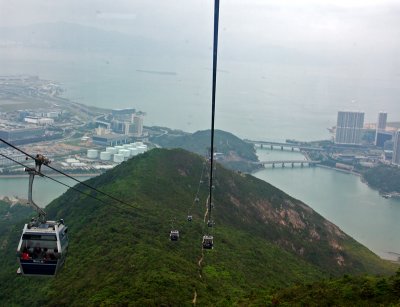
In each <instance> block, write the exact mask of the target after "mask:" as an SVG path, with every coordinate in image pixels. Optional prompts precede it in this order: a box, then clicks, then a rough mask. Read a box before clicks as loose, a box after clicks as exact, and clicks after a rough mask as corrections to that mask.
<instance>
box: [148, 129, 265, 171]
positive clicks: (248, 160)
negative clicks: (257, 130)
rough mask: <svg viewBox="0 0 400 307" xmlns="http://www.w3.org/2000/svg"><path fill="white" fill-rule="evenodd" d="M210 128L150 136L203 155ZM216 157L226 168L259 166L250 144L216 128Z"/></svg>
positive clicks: (242, 168)
mask: <svg viewBox="0 0 400 307" xmlns="http://www.w3.org/2000/svg"><path fill="white" fill-rule="evenodd" d="M210 135H211V131H210V130H204V131H197V132H195V133H182V132H181V131H178V132H177V133H174V131H173V130H170V131H169V133H167V134H164V135H162V136H161V137H155V138H152V139H151V141H152V142H154V143H156V144H158V145H160V146H162V147H165V148H183V149H185V150H188V151H191V152H194V153H197V154H199V155H201V156H205V155H206V154H207V153H206V152H205V150H206V149H207V148H210ZM214 142H215V144H214V146H215V148H216V152H217V153H220V154H222V155H218V156H217V159H218V161H219V162H220V163H222V164H223V165H224V166H226V167H227V168H230V169H233V170H239V171H242V172H248V173H250V172H252V171H254V170H256V169H259V168H260V167H261V166H260V165H257V164H254V162H258V157H257V155H256V151H255V149H254V146H253V145H252V144H249V143H246V142H244V141H243V140H241V139H240V138H238V137H237V136H235V135H233V134H232V133H229V132H226V131H222V130H216V131H215V140H214Z"/></svg>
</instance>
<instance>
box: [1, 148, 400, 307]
mask: <svg viewBox="0 0 400 307" xmlns="http://www.w3.org/2000/svg"><path fill="white" fill-rule="evenodd" d="M203 164H204V159H203V158H201V157H199V156H198V155H196V154H194V153H189V152H187V151H185V150H182V149H173V150H167V149H153V150H151V151H149V152H147V153H145V154H141V155H139V156H136V157H134V158H132V159H130V160H128V161H127V162H124V163H122V164H120V165H119V166H117V167H115V168H114V169H112V170H110V171H108V172H107V173H105V174H103V175H101V176H98V177H95V178H92V179H90V180H89V181H87V183H88V184H90V185H92V186H95V187H97V188H98V189H101V190H102V191H105V192H107V193H112V194H113V195H116V196H117V197H119V198H121V199H123V200H124V201H126V202H128V203H130V204H131V206H127V205H121V204H118V203H115V202H113V201H110V203H109V205H104V204H102V203H100V202H98V201H96V200H93V199H92V198H88V197H87V196H85V195H80V194H77V193H76V192H75V191H73V190H69V191H67V192H66V193H64V194H63V195H62V196H61V197H59V198H58V199H57V200H55V201H53V202H52V203H51V204H50V205H49V206H48V207H47V212H48V215H49V218H51V219H52V218H55V219H59V218H64V219H65V221H66V223H67V224H68V226H69V228H70V231H69V234H70V249H69V254H68V258H67V262H66V264H65V267H64V268H63V270H62V271H61V272H60V274H59V275H58V276H57V277H56V278H54V279H43V278H25V277H17V276H16V275H15V271H16V268H17V265H16V259H15V248H16V245H17V242H18V240H19V236H20V231H21V229H22V225H23V223H22V222H20V223H18V224H15V227H13V228H12V229H11V230H10V231H9V232H8V233H7V236H8V237H7V240H6V241H5V242H6V243H5V244H4V248H3V249H2V250H0V302H1V305H5V306H10V305H13V306H27V305H29V306H54V305H58V306H59V305H65V306H70V305H85V306H86V305H89V306H98V305H103V306H106V305H110V306H117V305H118V306H124V305H128V304H129V305H135V306H144V305H156V306H159V305H167V306H169V305H170V306H182V305H191V304H192V302H193V299H195V301H196V303H197V304H199V305H232V304H246V302H252V301H259V300H261V301H263V302H270V301H271V297H270V296H269V295H270V293H271V291H273V289H274V288H277V287H278V288H282V287H287V286H292V285H294V284H296V283H310V282H314V281H318V280H320V279H321V278H326V277H329V276H341V275H342V274H345V273H346V274H365V273H373V274H390V273H393V272H394V271H395V266H394V265H392V264H391V263H389V262H386V261H383V260H381V259H379V258H378V257H377V256H376V255H374V254H373V253H372V252H370V251H369V250H368V249H366V248H365V247H363V246H362V245H360V244H359V243H357V242H356V241H355V240H353V239H352V238H351V237H349V236H348V235H346V234H345V233H343V232H342V231H341V230H340V229H339V228H338V227H336V226H335V225H333V224H332V223H330V222H329V221H327V220H325V219H324V218H323V217H321V216H320V215H319V214H317V213H316V212H315V211H314V210H312V209H311V208H310V207H308V206H307V205H305V204H303V203H302V202H301V201H299V200H296V199H294V198H292V197H290V196H288V195H287V194H285V193H284V192H282V191H280V190H278V189H276V188H275V187H273V186H271V185H269V184H268V183H265V182H263V181H261V180H259V179H257V178H254V177H252V176H250V175H243V174H238V173H235V172H232V171H229V170H227V169H225V168H224V167H222V166H218V168H217V172H216V182H215V200H214V203H215V207H214V219H215V223H216V225H215V227H214V228H213V234H214V238H215V240H214V244H215V248H214V249H213V250H211V251H202V249H201V239H202V236H203V234H204V233H205V231H207V227H206V226H205V224H204V221H203V219H204V214H205V208H206V197H207V190H208V189H207V185H206V184H204V185H202V186H201V188H200V203H199V204H198V205H196V206H195V207H194V208H193V211H192V212H191V213H192V214H193V221H192V222H191V223H189V222H187V221H186V217H187V212H188V208H189V207H190V205H191V204H192V203H193V198H194V195H195V192H196V190H197V186H198V183H199V178H200V173H201V170H202V167H203ZM78 187H79V186H78ZM79 188H82V187H79ZM87 192H89V191H87ZM96 196H97V197H101V198H102V199H104V200H106V201H107V202H108V201H109V200H107V199H105V198H104V197H102V196H101V195H96ZM173 220H175V222H174V223H172V221H173ZM171 224H173V225H171ZM171 228H177V229H179V230H180V234H181V238H180V240H179V241H178V242H170V241H169V231H170V230H171Z"/></svg>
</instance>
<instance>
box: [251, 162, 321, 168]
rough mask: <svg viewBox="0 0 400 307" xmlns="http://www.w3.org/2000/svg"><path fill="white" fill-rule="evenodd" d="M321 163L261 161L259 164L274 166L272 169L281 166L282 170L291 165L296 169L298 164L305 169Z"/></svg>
mask: <svg viewBox="0 0 400 307" xmlns="http://www.w3.org/2000/svg"><path fill="white" fill-rule="evenodd" d="M318 163H321V161H317V160H270V161H260V162H258V164H261V165H262V166H266V165H272V167H275V166H276V165H280V166H281V167H282V168H284V167H285V165H291V166H292V167H294V166H295V165H296V164H298V165H300V166H301V167H303V166H304V165H308V166H310V167H311V166H315V165H316V164H318Z"/></svg>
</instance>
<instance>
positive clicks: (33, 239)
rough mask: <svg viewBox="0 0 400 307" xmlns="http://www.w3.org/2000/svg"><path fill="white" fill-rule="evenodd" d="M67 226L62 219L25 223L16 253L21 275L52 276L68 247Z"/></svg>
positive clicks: (62, 261) (59, 266)
mask: <svg viewBox="0 0 400 307" xmlns="http://www.w3.org/2000/svg"><path fill="white" fill-rule="evenodd" d="M67 232H68V227H67V226H65V225H64V221H63V220H60V221H46V222H40V221H36V220H34V221H33V222H31V223H28V224H25V227H24V229H23V231H22V235H21V239H20V241H19V244H18V249H17V255H18V263H19V269H18V273H19V274H22V275H34V276H54V275H56V274H57V272H58V271H59V270H60V268H61V267H62V266H63V264H64V262H65V258H66V254H67V249H68V234H67Z"/></svg>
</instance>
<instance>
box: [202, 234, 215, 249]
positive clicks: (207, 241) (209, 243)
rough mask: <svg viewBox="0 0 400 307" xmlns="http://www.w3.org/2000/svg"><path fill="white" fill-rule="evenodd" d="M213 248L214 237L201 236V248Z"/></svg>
mask: <svg viewBox="0 0 400 307" xmlns="http://www.w3.org/2000/svg"><path fill="white" fill-rule="evenodd" d="M213 246H214V237H213V236H209V235H205V236H203V248H204V249H213Z"/></svg>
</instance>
